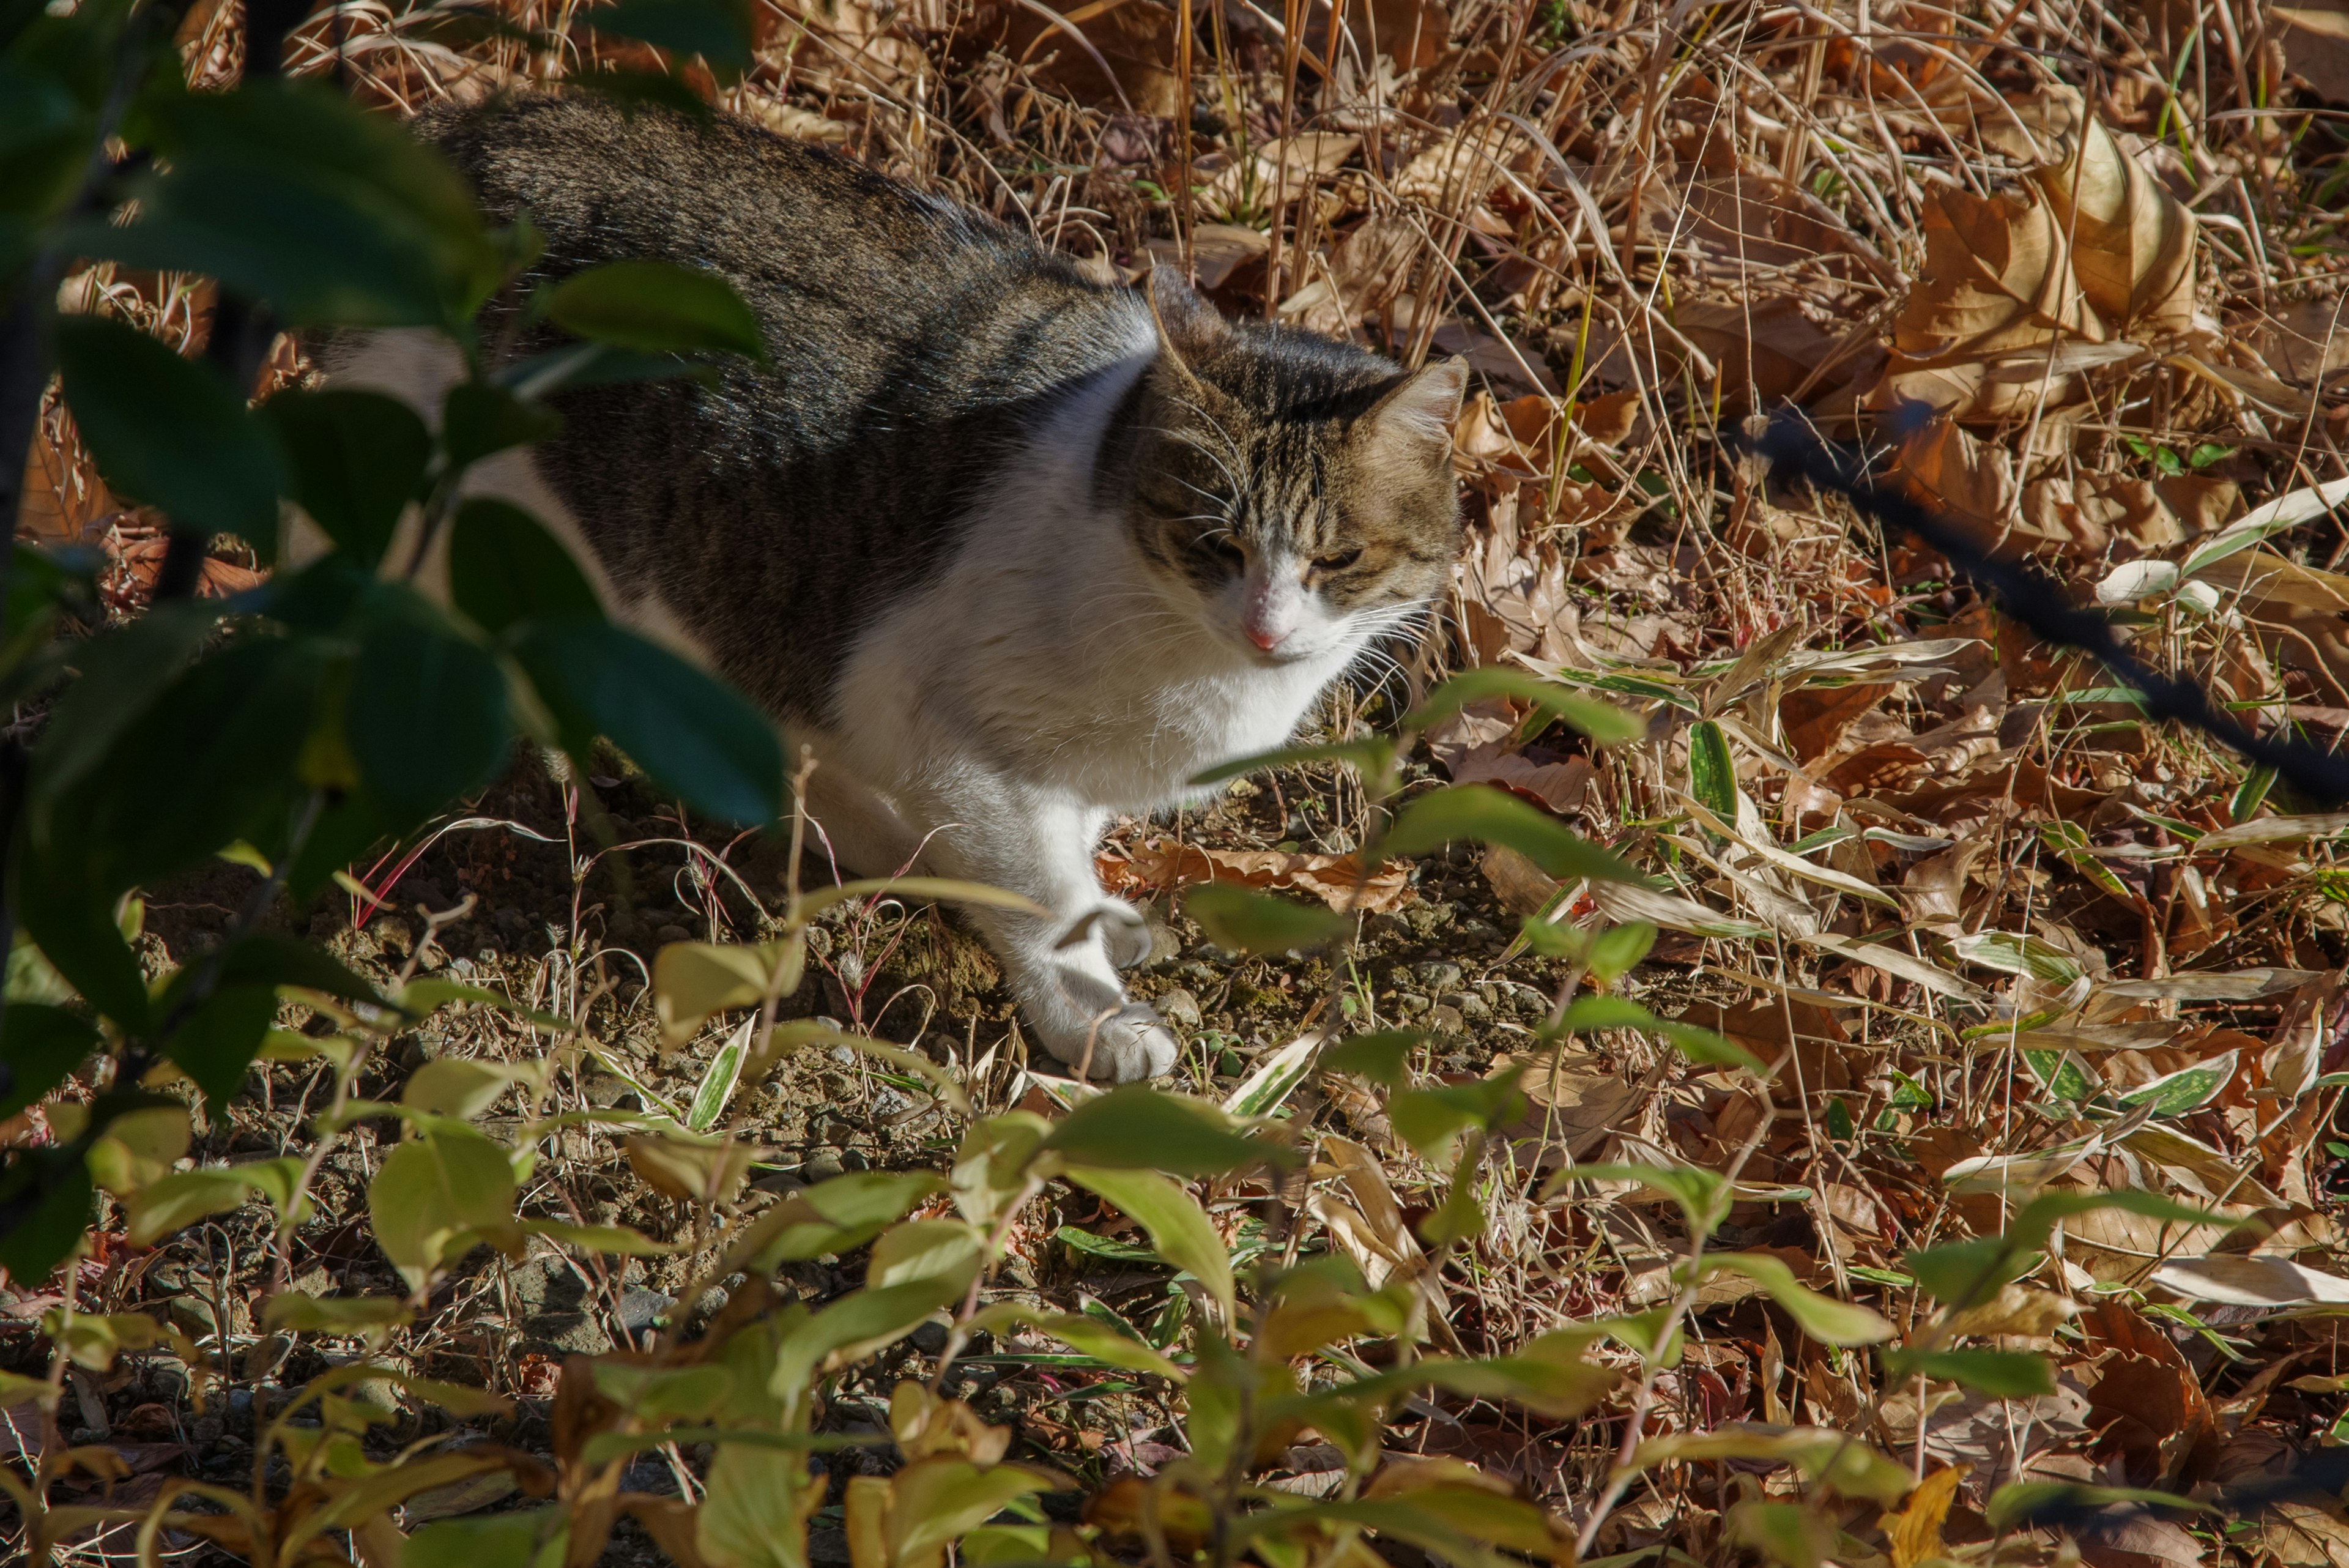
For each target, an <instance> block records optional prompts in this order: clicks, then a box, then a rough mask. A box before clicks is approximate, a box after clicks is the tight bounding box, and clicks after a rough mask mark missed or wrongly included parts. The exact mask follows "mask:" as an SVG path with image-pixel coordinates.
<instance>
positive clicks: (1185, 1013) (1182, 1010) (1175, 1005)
mask: <svg viewBox="0 0 2349 1568" xmlns="http://www.w3.org/2000/svg"><path fill="white" fill-rule="evenodd" d="M1157 1007H1158V1016H1159V1017H1161V1018H1164V1020H1166V1022H1167V1023H1174V1024H1179V1025H1181V1026H1182V1027H1183V1028H1185V1029H1196V1028H1198V1027H1199V1023H1200V1013H1199V999H1198V998H1197V997H1195V996H1194V995H1192V994H1191V993H1190V992H1188V991H1185V989H1183V988H1182V987H1181V986H1179V985H1178V986H1176V987H1175V988H1174V990H1173V991H1170V992H1167V993H1166V994H1165V995H1164V996H1162V997H1160V998H1159V999H1158V1002H1157Z"/></svg>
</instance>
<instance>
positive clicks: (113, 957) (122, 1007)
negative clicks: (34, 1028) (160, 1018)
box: [12, 846, 149, 1033]
mask: <svg viewBox="0 0 2349 1568" xmlns="http://www.w3.org/2000/svg"><path fill="white" fill-rule="evenodd" d="M27 860H28V864H27V865H26V867H25V868H24V872H23V874H22V876H21V877H20V878H19V879H18V882H17V892H16V900H17V902H16V916H17V918H18V919H21V920H23V921H24V922H25V931H26V935H27V936H30V937H31V938H32V939H33V940H34V941H35V942H36V943H37V944H39V949H40V952H41V955H42V957H43V958H45V959H47V961H48V962H49V963H50V964H51V965H52V966H53V967H55V968H56V970H57V972H58V973H59V974H60V975H62V976H63V977H64V978H65V980H66V981H67V984H69V985H71V986H72V987H73V989H74V990H75V991H76V992H79V993H80V995H81V996H82V997H83V998H84V999H85V1000H86V1001H88V1002H89V1004H90V1005H91V1006H93V1007H95V1008H97V1009H98V1011H99V1012H102V1013H104V1014H105V1015H106V1016H107V1017H109V1018H110V1019H112V1020H114V1021H115V1023H119V1024H120V1025H122V1027H123V1028H124V1030H125V1031H126V1032H129V1033H144V1032H145V1030H146V1028H147V1023H148V1015H149V1003H148V1000H147V977H146V975H145V974H144V973H143V972H142V971H140V967H139V955H138V954H137V953H135V952H133V951H131V950H130V944H129V943H128V942H126V941H124V940H122V932H121V931H120V930H119V929H117V928H116V926H115V923H114V920H113V919H112V917H111V916H110V914H109V911H108V909H107V901H106V900H103V899H101V898H95V897H92V896H91V894H90V892H89V890H88V887H87V886H86V885H85V884H83V883H82V882H81V881H80V880H79V877H78V875H77V874H76V872H69V871H68V870H67V869H66V868H65V867H61V866H58V865H57V863H56V862H55V861H54V860H53V859H51V858H50V857H47V856H45V855H43V854H41V853H40V851H39V849H38V847H37V846H36V848H35V850H34V853H33V854H32V855H30V856H29V857H27ZM77 871H78V867H77ZM12 1011H13V1007H12Z"/></svg>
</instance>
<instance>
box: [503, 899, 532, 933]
mask: <svg viewBox="0 0 2349 1568" xmlns="http://www.w3.org/2000/svg"><path fill="white" fill-rule="evenodd" d="M497 921H498V924H499V925H500V926H502V927H503V928H504V929H507V930H509V931H512V932H515V933H516V934H519V933H521V932H522V931H523V930H524V929H527V928H528V927H529V925H530V917H529V916H528V915H525V914H523V912H522V911H521V910H520V909H515V908H514V907H513V906H512V905H511V904H509V905H507V906H506V907H505V908H504V909H500V910H499V911H498V913H497Z"/></svg>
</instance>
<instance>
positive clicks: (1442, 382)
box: [1368, 356, 1468, 462]
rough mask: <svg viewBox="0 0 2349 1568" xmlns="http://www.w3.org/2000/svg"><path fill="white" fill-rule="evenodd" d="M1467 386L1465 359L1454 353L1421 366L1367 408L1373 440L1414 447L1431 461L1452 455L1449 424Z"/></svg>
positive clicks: (1396, 447) (1402, 447)
mask: <svg viewBox="0 0 2349 1568" xmlns="http://www.w3.org/2000/svg"><path fill="white" fill-rule="evenodd" d="M1467 389H1468V361H1467V360H1465V359H1463V358H1457V357H1456V356H1455V357H1454V358H1450V359H1441V360H1438V361H1437V362H1436V363H1434V364H1433V365H1428V366H1424V367H1423V368H1422V369H1420V370H1419V371H1418V373H1416V374H1415V375H1413V376H1410V377H1408V378H1406V379H1404V380H1402V382H1401V383H1399V384H1398V385H1397V386H1396V387H1395V389H1393V390H1392V391H1391V392H1389V393H1388V394H1387V395H1386V396H1385V397H1383V398H1381V399H1380V400H1379V401H1378V406H1377V407H1376V408H1373V409H1372V410H1371V412H1370V418H1369V421H1368V424H1369V428H1370V431H1371V441H1372V443H1373V444H1375V445H1377V446H1380V447H1383V448H1385V449H1387V450H1389V451H1392V452H1408V451H1413V450H1416V451H1418V452H1424V453H1425V454H1426V455H1427V457H1428V459H1429V460H1430V461H1431V462H1441V461H1443V460H1444V459H1446V458H1448V457H1450V456H1451V455H1452V425H1453V421H1454V420H1457V419H1458V418H1459V417H1460V399H1461V395H1462V394H1463V393H1464V392H1465V391H1466V390H1467Z"/></svg>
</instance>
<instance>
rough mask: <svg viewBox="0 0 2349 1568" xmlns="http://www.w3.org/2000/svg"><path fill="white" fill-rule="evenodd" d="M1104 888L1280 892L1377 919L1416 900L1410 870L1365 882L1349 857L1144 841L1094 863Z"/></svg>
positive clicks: (1396, 869) (1386, 870) (1386, 871)
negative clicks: (1198, 886)
mask: <svg viewBox="0 0 2349 1568" xmlns="http://www.w3.org/2000/svg"><path fill="white" fill-rule="evenodd" d="M1097 866H1098V869H1099V870H1100V873H1101V877H1102V883H1103V885H1104V886H1106V887H1108V888H1112V890H1115V891H1120V892H1133V891H1155V890H1159V889H1164V888H1185V887H1189V886H1191V885H1192V884H1194V883H1197V882H1237V883H1239V884H1242V885H1243V886H1246V887H1250V888H1288V889H1291V890H1293V891H1296V892H1299V893H1310V894H1311V895H1313V896H1314V897H1315V898H1319V899H1320V900H1321V901H1322V902H1323V903H1325V904H1327V905H1329V906H1330V908H1331V909H1338V910H1341V911H1352V912H1359V913H1362V914H1377V913H1379V912H1380V911H1381V910H1385V909H1401V908H1402V906H1403V905H1405V904H1408V903H1410V902H1411V901H1412V900H1413V898H1416V897H1417V896H1418V895H1417V894H1416V893H1414V892H1413V890H1412V887H1411V881H1410V877H1411V868H1410V867H1407V866H1402V865H1388V866H1383V867H1380V868H1379V870H1378V872H1377V874H1376V875H1374V876H1371V877H1368V878H1365V877H1363V876H1362V866H1361V861H1360V860H1359V859H1357V858H1355V857H1353V856H1350V855H1301V854H1290V853H1288V852H1286V851H1283V850H1278V849H1210V848H1206V847H1203V846H1199V845H1196V844H1174V843H1169V842H1168V841H1166V840H1165V839H1163V838H1148V839H1144V840H1143V841H1142V842H1141V843H1140V844H1137V845H1135V846H1133V850H1132V851H1131V853H1130V854H1129V855H1128V856H1126V857H1123V858H1121V857H1115V856H1112V855H1106V854H1105V855H1103V856H1102V857H1101V858H1100V860H1099V861H1098V862H1097Z"/></svg>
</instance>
